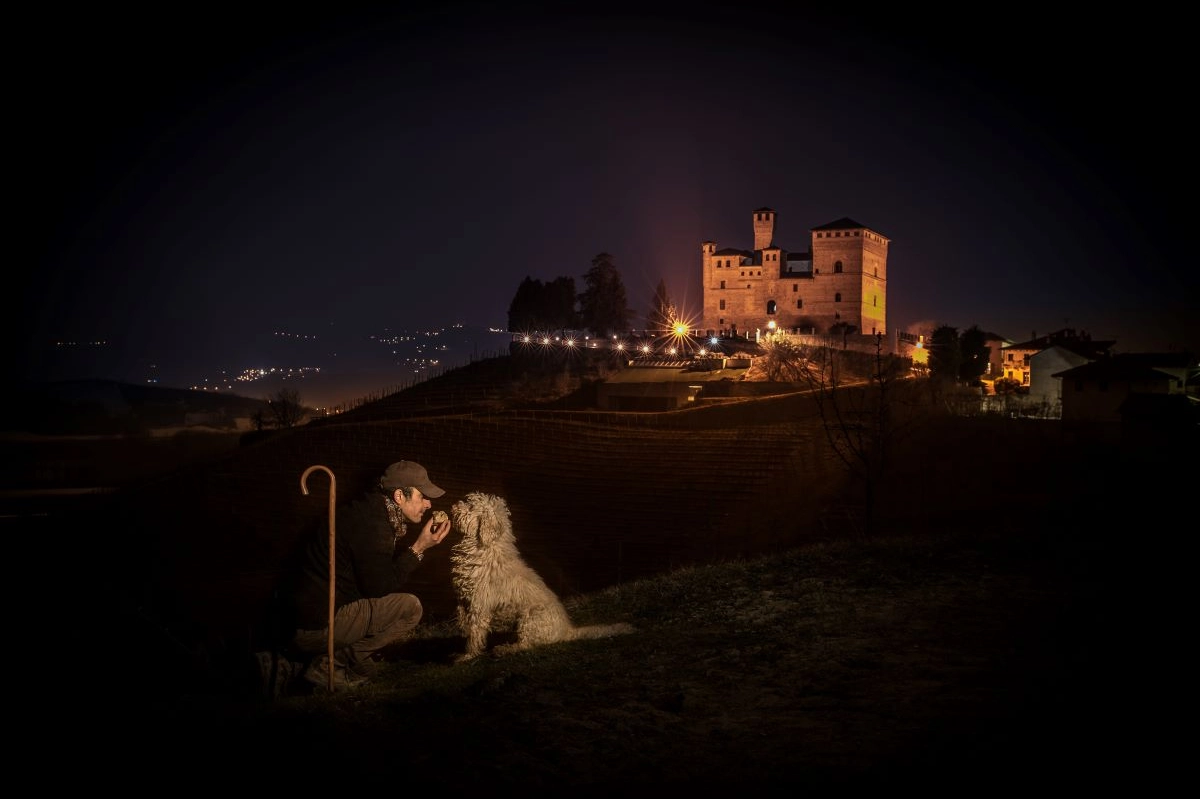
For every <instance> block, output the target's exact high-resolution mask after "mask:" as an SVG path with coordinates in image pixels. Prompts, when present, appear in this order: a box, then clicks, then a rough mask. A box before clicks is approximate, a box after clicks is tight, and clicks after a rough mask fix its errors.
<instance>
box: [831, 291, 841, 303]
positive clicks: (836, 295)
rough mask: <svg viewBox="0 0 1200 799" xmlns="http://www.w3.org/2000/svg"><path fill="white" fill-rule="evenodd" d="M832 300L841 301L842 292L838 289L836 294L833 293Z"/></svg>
mask: <svg viewBox="0 0 1200 799" xmlns="http://www.w3.org/2000/svg"><path fill="white" fill-rule="evenodd" d="M833 301H834V302H841V301H842V292H840V291H839V292H838V293H837V294H834V295H833Z"/></svg>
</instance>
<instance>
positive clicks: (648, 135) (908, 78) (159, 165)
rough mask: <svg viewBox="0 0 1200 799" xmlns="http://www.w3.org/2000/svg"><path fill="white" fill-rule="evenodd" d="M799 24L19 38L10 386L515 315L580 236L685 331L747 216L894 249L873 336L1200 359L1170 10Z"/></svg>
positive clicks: (195, 13)
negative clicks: (842, 233) (1033, 343)
mask: <svg viewBox="0 0 1200 799" xmlns="http://www.w3.org/2000/svg"><path fill="white" fill-rule="evenodd" d="M500 5H503V4H497V6H500ZM806 5H807V4H802V3H795V4H790V5H788V6H787V7H786V9H787V10H784V8H785V7H783V6H775V5H772V4H770V3H766V4H756V3H739V4H736V5H726V6H720V5H718V6H717V7H716V8H710V10H708V11H703V12H701V11H698V10H696V8H690V9H689V10H688V11H687V12H686V13H687V14H688V15H689V16H688V17H687V18H683V17H680V16H677V15H674V14H672V13H671V11H670V8H669V7H668V6H664V5H662V4H658V5H656V4H654V3H645V4H639V5H637V6H636V8H637V9H638V10H637V11H624V10H621V9H622V8H623V7H622V6H621V5H620V4H604V5H602V6H596V9H597V10H596V11H595V12H585V11H582V10H575V11H572V12H570V13H567V12H562V13H560V14H558V15H556V16H548V15H547V14H546V13H545V12H541V11H538V12H535V11H533V10H528V11H526V10H522V9H523V8H524V7H523V6H520V5H514V6H511V7H510V8H509V9H508V10H503V11H502V10H496V9H490V10H486V11H482V10H478V9H476V8H475V7H473V6H468V5H463V4H453V3H447V4H437V5H436V9H437V10H428V11H410V12H402V11H398V10H391V11H384V10H380V9H381V7H380V6H374V5H362V4H357V5H356V4H353V3H350V4H338V5H337V8H336V10H329V9H321V10H317V9H313V10H308V11H299V10H296V9H298V8H299V7H298V6H297V7H293V6H279V9H280V10H279V11H277V12H273V13H269V14H268V13H267V12H266V11H263V10H257V11H247V10H246V8H245V7H244V6H233V5H222V4H216V5H209V4H204V5H196V6H191V7H187V10H186V12H182V11H180V10H179V9H178V8H176V7H172V8H171V10H170V11H169V13H168V12H167V11H164V12H162V14H161V15H159V14H157V13H151V14H147V13H145V12H142V11H139V12H137V13H134V12H133V11H127V12H123V11H117V12H113V11H111V10H108V9H105V10H103V11H100V10H91V9H85V10H82V11H76V10H72V11H71V12H69V13H68V12H66V11H61V13H60V11H59V10H55V11H54V13H53V15H52V16H51V15H50V14H49V13H48V12H31V13H38V14H39V16H33V17H30V16H27V17H24V18H21V17H17V18H14V19H13V20H12V25H11V28H10V36H12V37H13V39H14V40H16V41H17V42H19V43H20V45H23V47H22V48H21V49H19V50H18V52H17V53H16V55H17V58H18V62H17V63H19V68H17V69H15V71H14V72H12V73H11V75H10V77H11V78H13V82H14V83H15V84H16V86H15V91H14V92H13V95H12V96H13V97H14V100H15V103H14V104H13V105H10V111H12V110H15V111H17V113H16V114H14V115H12V116H10V126H11V127H12V128H15V129H16V130H17V133H18V135H17V136H16V144H15V145H12V146H10V150H9V152H10V159H11V163H13V164H14V165H15V167H16V169H15V172H16V173H17V176H18V181H17V186H15V187H14V188H16V191H15V192H14V193H13V194H12V195H10V197H12V198H15V199H16V201H17V203H16V204H17V205H18V206H19V207H18V209H17V211H16V213H15V214H12V215H10V219H11V222H10V224H12V227H10V231H11V237H10V253H9V255H10V257H9V259H8V264H9V269H8V270H6V272H7V274H8V277H6V278H5V281H6V284H7V285H8V286H9V287H12V286H13V285H14V282H15V285H16V287H17V289H18V292H17V294H16V297H17V298H19V299H18V300H17V301H14V299H13V296H12V295H7V292H6V295H7V296H8V299H9V303H8V305H9V307H10V309H13V308H14V306H15V312H10V314H9V315H8V317H9V318H8V322H9V323H11V324H12V326H13V327H14V328H15V330H14V332H13V336H15V337H16V339H15V344H14V347H13V350H12V351H14V352H16V354H17V355H16V359H15V360H16V365H17V367H18V370H20V371H19V373H23V374H25V375H26V376H29V377H33V378H38V377H41V376H42V375H43V373H44V371H45V370H44V368H42V367H44V366H45V365H46V364H47V363H48V361H47V358H46V353H47V351H48V349H47V348H48V345H49V343H50V342H53V341H56V340H76V341H100V340H102V341H105V342H107V344H106V345H105V348H106V352H107V353H108V355H107V356H106V357H107V359H108V360H107V361H106V363H109V364H110V365H109V366H107V367H106V368H109V369H110V370H111V371H112V372H114V374H113V375H112V376H113V377H117V378H124V377H128V376H130V375H132V374H135V373H136V372H137V369H138V367H137V366H136V365H137V364H144V363H146V362H161V363H166V364H171V365H172V367H174V368H175V369H181V368H183V366H184V365H185V364H186V365H187V368H189V369H197V370H198V369H203V368H207V367H208V366H209V365H210V364H216V363H220V364H222V365H226V364H227V365H229V366H236V365H239V364H245V365H249V364H252V363H254V362H255V359H256V358H261V357H262V354H261V353H260V352H258V351H257V348H258V347H259V346H260V345H261V343H262V342H264V341H266V340H267V339H268V338H269V337H271V336H273V335H277V334H278V333H280V332H283V333H285V334H287V335H296V336H324V337H343V338H345V339H347V340H354V339H356V338H359V337H363V336H369V335H382V334H383V333H384V332H385V331H392V332H395V331H404V330H409V329H422V328H437V327H444V326H446V325H449V324H453V323H461V324H466V325H472V326H480V327H489V326H492V327H500V328H503V327H504V326H505V325H506V323H507V311H508V305H509V302H510V301H511V299H512V297H513V295H514V294H515V292H516V289H517V286H518V285H519V283H520V282H521V280H522V279H524V278H525V277H526V276H531V277H534V278H537V279H540V280H543V281H550V280H553V279H554V278H556V277H559V276H571V277H575V278H576V281H577V287H578V288H579V290H582V289H583V288H584V284H583V275H584V274H585V273H586V271H587V270H588V269H589V268H590V266H591V261H592V258H593V257H594V256H595V255H596V254H598V253H601V252H607V253H611V254H612V255H613V260H614V263H615V264H616V266H617V268H618V270H619V271H620V273H621V275H622V278H623V280H624V282H625V285H626V288H627V291H628V294H629V300H630V304H631V306H632V307H633V309H634V310H635V311H636V312H637V313H638V316H639V319H640V318H643V317H644V314H645V312H646V311H647V310H648V308H649V305H650V301H651V298H652V297H653V294H654V289H655V286H656V285H657V283H658V281H659V279H660V278H661V279H664V280H665V281H666V285H667V288H668V292H669V293H670V295H671V297H672V299H674V300H675V301H676V303H677V304H678V305H680V306H682V307H683V308H684V309H685V310H691V311H693V312H698V311H699V309H700V286H699V271H700V243H701V241H703V240H706V239H708V240H714V241H716V242H717V243H718V246H719V247H738V248H745V249H749V248H751V247H752V246H753V235H752V227H751V213H752V211H753V210H754V209H756V208H759V207H761V206H768V207H771V208H773V209H775V210H776V211H777V213H778V221H777V224H776V243H778V244H779V245H780V246H783V247H784V248H786V249H789V250H794V251H805V250H807V249H808V243H809V229H810V228H812V227H815V226H818V225H823V224H825V223H828V222H831V221H833V220H836V219H839V218H841V217H850V218H852V219H854V220H856V221H858V222H860V223H862V224H863V225H866V226H867V227H870V228H872V229H873V230H876V231H877V232H879V233H881V234H883V235H884V236H887V237H888V238H890V239H891V241H892V244H891V251H890V257H889V261H888V274H889V282H888V307H889V315H888V324H889V327H890V328H891V329H893V330H894V329H897V328H900V329H911V328H912V327H914V326H920V325H923V324H924V325H933V324H950V325H954V326H956V327H958V328H960V329H963V328H966V327H969V326H971V325H978V326H980V327H981V328H983V329H984V330H986V331H989V332H995V333H997V334H1000V335H1001V336H1004V337H1007V338H1009V339H1011V340H1013V341H1022V340H1025V339H1027V338H1029V337H1030V336H1032V335H1034V334H1035V333H1036V334H1043V333H1047V332H1050V331H1052V330H1056V329H1058V328H1062V327H1073V328H1076V329H1080V330H1085V331H1087V332H1088V333H1090V334H1091V335H1092V337H1093V338H1097V339H1114V340H1116V342H1117V345H1116V349H1117V350H1118V351H1124V352H1134V351H1148V350H1167V349H1191V350H1193V351H1200V324H1197V322H1196V321H1195V318H1194V317H1195V314H1194V313H1193V311H1194V308H1195V305H1196V299H1195V297H1196V294H1195V292H1196V289H1197V280H1196V267H1195V264H1194V257H1191V256H1190V255H1189V257H1188V259H1187V261H1184V260H1182V254H1183V253H1185V252H1190V250H1191V247H1190V242H1188V241H1187V238H1188V237H1187V236H1186V230H1187V229H1190V228H1185V227H1184V226H1183V210H1182V208H1183V207H1185V206H1190V204H1191V203H1190V202H1189V201H1187V199H1186V197H1187V193H1186V192H1187V190H1189V189H1190V180H1188V178H1187V176H1188V175H1190V174H1191V172H1192V171H1194V170H1193V168H1192V166H1191V162H1192V155H1191V152H1192V148H1191V147H1188V148H1184V147H1183V146H1182V140H1183V136H1184V135H1185V133H1186V132H1187V130H1188V123H1186V122H1184V119H1185V118H1186V117H1185V116H1180V114H1182V107H1183V105H1184V102H1185V99H1186V98H1187V97H1190V95H1191V90H1190V88H1188V87H1186V86H1184V85H1183V84H1182V83H1181V82H1180V80H1179V79H1178V78H1176V77H1175V74H1176V72H1175V71H1174V70H1175V67H1176V66H1177V65H1178V64H1180V63H1182V62H1183V59H1184V58H1185V57H1186V55H1187V51H1186V50H1184V49H1183V48H1182V47H1181V46H1178V45H1177V44H1176V43H1175V42H1174V41H1172V40H1173V39H1177V38H1179V37H1181V36H1182V30H1180V27H1181V26H1174V25H1172V24H1170V22H1169V21H1167V20H1164V19H1162V18H1160V17H1159V16H1157V15H1155V14H1151V13H1146V14H1144V15H1139V16H1138V18H1137V19H1131V18H1130V17H1129V16H1128V12H1121V15H1120V16H1114V18H1111V19H1109V18H1090V17H1086V16H1079V15H1075V16H1072V17H1067V16H1065V14H1064V15H1063V16H1062V17H1056V16H1055V15H1054V14H1052V13H1047V12H1046V11H1044V10H1041V9H1040V7H1037V8H1035V9H1020V10H1018V9H1017V8H1016V7H1012V6H1009V7H1006V8H1007V9H1008V10H1004V11H1002V12H999V13H1003V14H1005V15H1006V16H1004V17H1001V18H995V17H993V18H989V17H987V16H985V15H986V14H987V13H990V12H991V11H992V10H991V9H978V10H974V11H972V12H971V15H970V17H969V18H968V17H961V18H960V17H958V16H956V14H957V13H958V12H953V11H951V12H949V13H942V14H937V15H933V14H932V12H931V13H930V15H929V16H928V17H925V18H901V17H899V16H898V12H894V11H883V12H875V11H872V12H868V11H867V10H865V9H860V8H858V7H850V8H847V9H846V12H845V15H844V16H841V15H837V14H835V13H834V12H832V11H829V10H825V11H821V12H815V11H809V10H805V6H806ZM588 7H589V6H579V7H578V8H579V9H583V8H588ZM430 8H431V9H433V8H435V6H434V5H433V4H431V5H430ZM679 8H688V6H680V7H679ZM822 8H825V7H824V6H822ZM1114 13H1115V12H1114ZM331 14H332V16H331ZM12 340H13V339H11V338H10V341H12Z"/></svg>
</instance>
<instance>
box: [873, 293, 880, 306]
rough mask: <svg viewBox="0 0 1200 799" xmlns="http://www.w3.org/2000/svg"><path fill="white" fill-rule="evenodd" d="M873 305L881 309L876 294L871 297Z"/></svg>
mask: <svg viewBox="0 0 1200 799" xmlns="http://www.w3.org/2000/svg"><path fill="white" fill-rule="evenodd" d="M871 304H872V305H874V306H875V307H876V308H878V307H879V298H878V297H877V296H875V295H874V294H872V295H871Z"/></svg>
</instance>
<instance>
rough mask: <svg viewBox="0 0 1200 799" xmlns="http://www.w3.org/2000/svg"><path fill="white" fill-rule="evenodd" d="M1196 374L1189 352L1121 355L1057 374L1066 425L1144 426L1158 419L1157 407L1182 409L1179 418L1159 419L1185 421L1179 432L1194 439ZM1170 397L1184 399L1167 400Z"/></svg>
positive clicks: (1198, 400)
mask: <svg viewBox="0 0 1200 799" xmlns="http://www.w3.org/2000/svg"><path fill="white" fill-rule="evenodd" d="M1196 376H1197V365H1196V358H1195V357H1194V356H1192V355H1191V354H1190V353H1186V352H1167V353H1151V352H1138V353H1124V354H1118V355H1113V356H1111V357H1108V358H1102V359H1098V360H1094V361H1090V362H1088V363H1085V364H1082V365H1080V366H1076V367H1073V368H1071V369H1065V370H1063V371H1060V372H1056V373H1054V374H1053V375H1052V377H1053V378H1055V379H1057V380H1060V381H1061V382H1062V420H1063V423H1064V424H1068V425H1093V426H1098V425H1107V426H1112V427H1117V426H1119V425H1120V424H1122V423H1123V422H1127V421H1134V420H1135V419H1136V420H1137V421H1138V422H1139V423H1145V422H1146V420H1147V419H1153V416H1154V410H1153V409H1159V411H1160V412H1162V411H1166V410H1168V409H1171V410H1174V409H1175V408H1179V409H1181V410H1180V411H1179V412H1178V413H1177V415H1176V414H1172V415H1169V416H1165V415H1164V416H1162V417H1160V418H1159V420H1158V421H1159V422H1160V423H1163V424H1169V423H1170V422H1171V420H1185V423H1184V425H1183V426H1182V427H1181V428H1179V429H1178V431H1177V432H1187V433H1188V434H1189V435H1194V434H1195V432H1196V430H1195V426H1196V422H1197V419H1198V418H1200V417H1197V415H1196V409H1197V408H1198V407H1200V396H1198V391H1200V386H1197V385H1196V383H1195V377H1196ZM1189 381H1191V382H1189ZM1168 396H1178V397H1179V399H1176V400H1168V399H1165V397H1168ZM1148 397H1158V399H1148ZM1127 417H1128V418H1127ZM1186 420H1190V421H1186Z"/></svg>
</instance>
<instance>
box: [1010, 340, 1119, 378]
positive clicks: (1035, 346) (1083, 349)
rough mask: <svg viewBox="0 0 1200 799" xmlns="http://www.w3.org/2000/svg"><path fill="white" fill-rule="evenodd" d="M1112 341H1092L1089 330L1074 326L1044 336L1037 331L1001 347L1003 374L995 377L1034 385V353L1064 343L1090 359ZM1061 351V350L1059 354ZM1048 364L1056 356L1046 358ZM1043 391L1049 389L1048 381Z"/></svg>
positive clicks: (1051, 364) (1064, 346)
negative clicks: (1027, 337) (1028, 336)
mask: <svg viewBox="0 0 1200 799" xmlns="http://www.w3.org/2000/svg"><path fill="white" fill-rule="evenodd" d="M1115 343H1116V342H1113V341H1093V340H1092V337H1091V336H1090V335H1089V334H1088V333H1087V331H1076V330H1074V329H1073V328H1063V329H1062V330H1056V331H1054V332H1053V333H1049V334H1047V335H1044V336H1037V335H1034V337H1033V338H1030V339H1029V340H1028V341H1021V342H1018V343H1016V344H1009V345H1008V346H1006V347H1002V348H1001V350H1000V370H1001V371H1000V374H997V375H995V379H997V380H999V379H1000V378H1007V379H1009V380H1015V381H1016V382H1017V384H1018V385H1020V386H1021V387H1023V388H1024V389H1026V390H1027V391H1028V390H1030V389H1031V386H1032V383H1033V375H1032V370H1031V368H1032V361H1033V356H1035V355H1037V354H1038V353H1039V352H1042V351H1043V350H1047V349H1049V348H1051V347H1063V348H1064V349H1065V350H1067V351H1069V352H1070V353H1072V354H1073V355H1076V356H1080V357H1082V358H1084V359H1085V360H1088V361H1091V360H1095V359H1096V358H1100V357H1103V356H1105V355H1107V354H1108V353H1109V351H1110V350H1111V349H1112V346H1113V344H1115ZM1060 355H1061V354H1060ZM1047 361H1048V362H1047V364H1046V365H1047V367H1050V368H1053V367H1054V363H1053V359H1052V358H1051V359H1047ZM1043 391H1044V392H1047V393H1048V392H1049V386H1048V385H1047V386H1046V387H1045V388H1044V389H1043Z"/></svg>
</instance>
